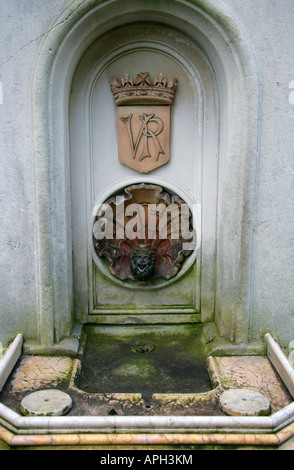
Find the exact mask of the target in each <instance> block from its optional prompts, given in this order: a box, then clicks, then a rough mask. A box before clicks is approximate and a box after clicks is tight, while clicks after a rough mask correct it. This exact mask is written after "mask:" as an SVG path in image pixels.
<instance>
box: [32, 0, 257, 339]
mask: <svg viewBox="0 0 294 470" xmlns="http://www.w3.org/2000/svg"><path fill="white" fill-rule="evenodd" d="M116 4H117V5H116ZM138 21H149V22H161V23H166V24H168V25H170V26H173V27H175V28H177V29H178V30H179V31H184V32H185V33H186V34H189V35H190V36H191V37H192V38H193V39H194V40H195V41H197V42H198V44H199V45H200V47H201V48H202V49H203V50H204V51H205V54H206V55H207V57H208V58H209V60H210V63H211V64H212V65H213V68H214V73H215V75H216V81H217V85H218V88H219V96H220V99H221V106H220V113H221V116H220V122H221V129H220V136H219V142H220V147H219V148H220V163H219V188H218V190H219V216H218V229H217V244H218V250H217V263H216V264H217V273H216V289H215V318H216V322H217V324H218V327H219V329H220V332H221V334H223V335H224V336H225V337H226V338H228V339H230V340H233V341H235V342H237V343H240V342H246V341H247V329H248V324H249V315H250V302H251V295H250V294H251V277H250V273H251V263H252V252H251V251H252V210H253V207H254V200H255V187H254V184H255V171H256V158H257V152H258V113H259V84H260V79H259V72H258V67H257V64H256V62H255V58H254V54H253V52H252V49H251V47H250V44H249V42H248V39H247V37H246V34H245V33H244V31H242V29H241V27H240V25H239V24H238V22H237V20H236V19H235V18H234V17H233V16H232V14H231V13H230V11H229V10H228V9H227V7H225V6H224V5H223V4H222V3H221V2H220V1H219V0H206V1H200V0H199V1H198V0H193V1H192V0H190V1H181V0H178V1H175V2H170V1H165V0H163V1H161V2H155V3H152V10H151V9H149V8H148V4H147V6H146V2H144V1H140V0H139V1H138V0H130V1H128V2H124V4H123V9H121V3H120V2H119V0H115V1H112V2H102V1H98V2H97V0H84V1H82V2H81V1H80V0H75V1H72V2H70V3H69V5H68V7H67V8H66V9H65V10H64V12H63V13H62V15H61V16H60V17H59V18H57V19H56V21H55V23H54V24H53V25H52V26H51V27H50V29H49V30H48V32H47V34H46V35H45V36H44V40H43V43H42V46H41V49H40V52H39V55H38V58H37V62H36V66H35V73H34V76H33V103H32V104H33V114H34V141H35V169H36V172H35V175H36V193H37V201H38V208H37V214H36V230H37V239H38V265H37V274H38V276H37V279H38V298H39V331H40V344H41V345H43V346H46V345H53V344H54V343H55V342H58V341H60V340H61V339H62V338H63V337H65V336H68V335H70V332H71V328H72V325H73V318H72V240H71V211H70V178H69V166H70V162H69V142H68V103H69V95H70V90H71V84H72V77H73V74H74V70H75V68H76V66H77V64H78V62H79V60H80V59H81V57H82V56H83V53H84V52H85V51H86V49H87V48H88V47H89V46H90V45H91V44H92V43H93V41H94V40H95V39H97V37H99V36H102V35H103V34H104V33H106V32H108V31H110V30H111V29H113V28H115V27H118V26H122V25H124V24H127V23H132V22H133V23H135V22H138ZM53 240H55V243H53Z"/></svg>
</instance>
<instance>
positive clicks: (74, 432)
mask: <svg viewBox="0 0 294 470" xmlns="http://www.w3.org/2000/svg"><path fill="white" fill-rule="evenodd" d="M265 342H266V346H267V357H268V359H269V361H270V363H271V364H272V365H273V368H274V370H275V371H276V372H277V374H278V375H279V377H280V378H281V380H282V382H283V384H284V385H285V387H286V388H287V390H288V392H289V396H290V397H291V400H292V399H293V397H294V370H293V367H292V366H291V364H290V363H289V361H288V360H287V358H286V356H285V355H284V353H283V352H282V350H281V348H280V347H279V345H278V344H277V343H276V342H275V341H274V339H273V338H272V336H271V335H270V334H266V335H265ZM22 348H23V337H22V335H21V334H19V335H17V336H16V338H15V339H14V341H13V342H12V343H11V345H10V346H9V348H8V349H7V351H6V352H5V354H4V356H3V357H2V360H1V362H0V389H1V390H2V389H3V387H4V386H5V384H6V382H7V380H8V378H9V376H10V374H11V372H12V371H13V369H14V368H15V365H16V364H17V362H18V360H19V359H20V357H21V354H22ZM221 359H222V358H212V357H211V358H209V362H210V364H213V366H212V367H216V365H217V362H218V361H220V360H221ZM224 359H228V358H224ZM74 364H75V366H74V367H73V371H72V376H71V381H70V383H71V387H73V388H75V374H76V367H77V365H78V362H77V361H74ZM215 370H216V369H215ZM216 375H217V374H216ZM219 379H221V375H219V376H218V377H217V376H215V377H214V383H213V386H212V390H211V391H209V392H207V393H208V394H211V393H213V394H215V396H216V397H221V396H222V394H223V393H224V392H226V391H227V390H229V389H230V388H233V387H230V386H229V387H228V384H229V381H228V382H227V385H225V383H224V382H222V383H220V382H219V383H218V382H217V381H218V380H219ZM213 387H214V388H213ZM241 388H242V387H241ZM243 392H244V393H245V395H244V394H243V396H242V397H241V400H242V398H244V396H245V397H246V393H247V391H246V390H245V387H244V386H243ZM82 393H86V392H82ZM178 395H179V396H180V395H181V394H178ZM196 395H197V394H195V396H196ZM199 396H202V398H203V394H201V393H200V394H199ZM182 398H183V397H182ZM191 409H193V408H191ZM231 414H232V415H227V414H223V415H217V416H214V415H210V416H207V415H201V416H198V415H195V414H192V413H190V414H186V415H146V414H145V415H124V416H122V415H116V414H111V413H109V414H108V415H90V416H88V415H75V409H74V407H73V409H72V411H71V414H68V415H66V416H52V415H50V416H40V415H33V416H32V415H27V416H23V415H21V414H19V413H17V412H16V411H14V410H13V409H11V408H10V407H9V406H7V405H5V404H4V403H0V438H1V439H2V440H3V441H4V442H6V443H7V444H8V445H9V446H11V447H12V448H14V447H21V446H73V445H79V446H96V447H97V446H98V447H99V448H106V447H107V446H109V447H110V448H111V446H123V447H124V448H129V446H140V447H142V446H143V447H144V448H145V447H146V446H147V447H148V448H152V446H165V448H166V446H169V447H170V448H172V447H175V446H187V445H188V446H204V447H205V446H214V447H215V446H236V447H238V448H242V447H246V446H251V447H252V446H253V447H255V446H257V447H260V446H265V447H270V448H279V447H280V446H281V445H282V444H283V443H284V442H286V441H287V440H289V439H291V438H292V437H293V436H294V402H293V401H290V402H289V403H288V404H287V405H286V406H284V407H283V408H281V409H278V411H274V412H273V413H272V414H267V415H260V414H259V413H258V411H256V408H255V412H254V413H253V414H254V415H250V413H249V415H246V413H244V414H242V412H241V413H239V414H237V415H233V413H231ZM256 414H257V415H256ZM103 446H104V447H103ZM181 448H182V447H181Z"/></svg>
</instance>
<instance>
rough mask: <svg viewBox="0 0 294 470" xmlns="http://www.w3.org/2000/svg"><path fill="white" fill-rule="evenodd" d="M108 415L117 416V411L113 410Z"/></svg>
mask: <svg viewBox="0 0 294 470" xmlns="http://www.w3.org/2000/svg"><path fill="white" fill-rule="evenodd" d="M108 414H109V415H110V416H115V415H117V412H116V411H115V409H114V408H112V410H110V411H109V412H108Z"/></svg>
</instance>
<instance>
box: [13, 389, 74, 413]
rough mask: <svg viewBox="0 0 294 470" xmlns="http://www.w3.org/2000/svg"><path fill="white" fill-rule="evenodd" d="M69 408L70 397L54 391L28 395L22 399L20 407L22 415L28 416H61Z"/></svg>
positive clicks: (42, 391) (70, 404) (70, 405)
mask: <svg viewBox="0 0 294 470" xmlns="http://www.w3.org/2000/svg"><path fill="white" fill-rule="evenodd" d="M71 407H72V399H71V397H70V396H69V395H68V394H67V393H64V392H61V391H60V390H55V389H50V390H41V391H39V392H33V393H30V394H29V395H27V396H26V397H24V398H23V399H22V401H21V405H20V409H21V412H22V414H23V415H30V416H62V415H64V414H66V413H67V412H68V411H69V410H70V409H71Z"/></svg>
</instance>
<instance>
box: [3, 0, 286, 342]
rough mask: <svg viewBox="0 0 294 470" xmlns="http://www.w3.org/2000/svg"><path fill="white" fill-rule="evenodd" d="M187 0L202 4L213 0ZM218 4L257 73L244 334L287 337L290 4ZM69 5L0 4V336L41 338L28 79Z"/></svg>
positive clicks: (7, 0) (55, 1)
mask: <svg viewBox="0 0 294 470" xmlns="http://www.w3.org/2000/svg"><path fill="white" fill-rule="evenodd" d="M80 3H81V5H82V4H83V3H84V2H82V1H81V2H80ZM92 3H94V2H92ZM97 3H99V2H97ZM124 3H125V2H122V4H124ZM141 3H142V4H143V3H144V2H141ZM147 3H148V2H147ZM169 3H170V4H171V7H172V2H169ZM191 3H195V4H199V6H200V7H201V5H205V4H206V3H208V4H210V3H211V2H210V0H209V1H207V2H206V1H204V0H203V1H196V0H195V2H191ZM219 3H220V4H221V3H223V4H224V5H225V6H226V7H228V8H229V9H230V11H231V13H232V16H233V17H234V19H235V21H236V22H237V23H238V24H239V26H240V27H241V28H242V29H243V30H244V32H245V36H246V37H247V38H248V41H249V43H250V47H251V48H252V54H253V55H254V56H255V61H256V63H257V65H258V67H259V74H260V80H261V83H260V86H261V95H260V96H261V102H260V109H261V114H260V122H259V125H260V128H259V140H258V148H257V155H258V159H257V172H256V179H255V182H256V193H255V196H254V197H255V199H254V200H255V206H254V212H253V213H252V214H251V215H250V218H251V220H253V228H254V230H253V236H252V252H251V253H250V254H249V256H252V257H253V259H252V264H251V269H252V271H251V280H250V283H251V284H250V289H249V290H248V295H249V296H250V299H249V304H250V311H249V312H248V315H249V318H248V321H247V328H248V341H249V342H250V341H260V339H261V338H262V335H263V333H265V332H267V331H270V332H271V333H272V334H273V335H274V336H275V337H276V338H277V339H278V340H279V341H280V342H281V343H282V344H284V345H287V344H288V342H289V341H290V340H291V339H292V338H293V331H294V307H293V305H294V289H293V284H294V282H293V281H294V251H293V244H294V236H293V233H294V216H293V196H292V195H293V192H294V176H293V175H294V161H293V148H294V131H293V120H294V97H293V93H294V91H293V92H292V90H294V50H293V39H294V38H293V21H294V9H293V2H292V0H278V1H273V0H259V1H258V2H256V0H246V1H244V0H223V2H219ZM68 4H69V2H67V0H51V1H50V2H47V1H46V0H27V1H26V2H23V1H19V0H14V1H11V0H2V1H1V6H0V8H1V10H0V21H1V31H2V34H1V59H0V60H1V64H0V65H1V69H0V80H1V83H2V104H1V105H0V116H1V148H0V152H1V172H0V201H1V212H0V214H1V234H0V251H1V259H0V283H1V301H0V341H1V342H2V343H4V344H5V343H7V341H8V340H9V339H10V338H11V337H12V336H13V335H15V333H16V332H18V331H21V332H23V333H24V335H25V338H26V339H29V340H32V341H35V342H39V341H40V337H41V336H42V332H41V331H40V325H42V328H43V327H44V321H42V318H41V317H42V312H40V311H39V305H40V303H39V289H38V283H39V258H38V253H37V246H38V236H39V235H40V232H39V231H38V223H39V219H38V218H37V217H36V213H37V209H38V208H39V210H40V206H39V204H40V201H39V200H38V198H37V197H36V186H35V181H36V180H35V159H36V160H38V155H35V154H34V152H35V148H34V145H33V141H34V135H33V133H34V114H33V109H34V108H33V106H32V104H33V103H32V83H33V74H34V70H35V64H36V61H37V57H38V51H39V48H40V47H41V45H42V41H43V40H44V39H45V38H46V35H47V32H48V31H50V29H51V28H52V24H53V23H54V21H56V19H57V18H58V17H59V15H60V14H61V12H62V11H63V9H64V8H65V7H66V6H67V5H68ZM123 12H124V8H123V7H122V9H121V13H122V14H123ZM64 21H70V17H68V18H67V19H66V18H63V19H62V22H64ZM58 27H59V26H58V24H57V25H55V28H58ZM50 52H51V51H50V50H49V51H48V54H50ZM236 100H238V96H236ZM241 132H242V130H241ZM52 242H53V243H55V242H56V240H52ZM57 242H58V241H57ZM45 289H46V286H45ZM47 289H48V291H49V290H50V289H52V286H51V285H48V286H47ZM52 295H53V296H54V293H52ZM55 314H56V315H57V313H55ZM57 336H58V335H57Z"/></svg>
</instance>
